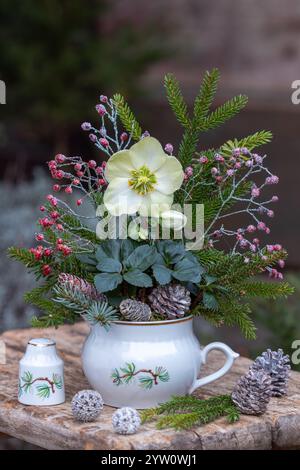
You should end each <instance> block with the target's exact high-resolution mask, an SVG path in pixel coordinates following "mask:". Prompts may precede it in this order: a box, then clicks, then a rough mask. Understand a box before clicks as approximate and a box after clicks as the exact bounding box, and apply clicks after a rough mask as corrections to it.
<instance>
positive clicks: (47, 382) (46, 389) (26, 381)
mask: <svg viewBox="0 0 300 470" xmlns="http://www.w3.org/2000/svg"><path fill="white" fill-rule="evenodd" d="M22 382H23V383H22ZM36 382H42V383H40V384H39V385H37V387H36V391H37V395H38V397H39V398H49V397H50V395H51V394H54V393H55V390H56V389H58V390H60V389H61V388H62V378H61V376H60V375H59V374H53V375H52V380H51V379H49V377H36V378H35V379H34V378H33V375H32V373H31V372H30V371H28V370H27V371H25V372H24V374H23V376H22V377H21V379H20V382H19V396H21V395H22V394H23V393H30V392H31V391H32V385H33V384H35V383H36Z"/></svg>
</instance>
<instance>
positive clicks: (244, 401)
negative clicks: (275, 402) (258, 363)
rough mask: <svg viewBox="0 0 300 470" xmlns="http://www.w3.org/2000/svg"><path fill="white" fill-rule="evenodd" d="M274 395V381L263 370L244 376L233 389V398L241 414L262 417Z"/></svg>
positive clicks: (250, 372) (250, 371)
mask: <svg viewBox="0 0 300 470" xmlns="http://www.w3.org/2000/svg"><path fill="white" fill-rule="evenodd" d="M271 395H272V381H271V378H270V376H269V374H267V373H266V372H264V371H263V370H258V371H254V370H252V369H250V370H249V372H248V373H247V374H246V375H243V376H242V377H241V378H240V379H239V381H238V383H237V384H236V386H235V387H234V389H233V392H232V395H231V398H232V401H233V403H234V404H235V405H236V406H237V408H238V409H239V410H240V412H241V413H243V414H246V415H260V414H262V413H264V412H265V411H266V409H267V405H268V403H269V401H270V398H271Z"/></svg>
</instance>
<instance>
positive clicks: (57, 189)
mask: <svg viewBox="0 0 300 470" xmlns="http://www.w3.org/2000/svg"><path fill="white" fill-rule="evenodd" d="M53 191H56V192H58V191H60V186H59V184H54V185H53Z"/></svg>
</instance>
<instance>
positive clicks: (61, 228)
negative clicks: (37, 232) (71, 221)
mask: <svg viewBox="0 0 300 470" xmlns="http://www.w3.org/2000/svg"><path fill="white" fill-rule="evenodd" d="M56 228H57V230H59V231H61V232H62V231H63V229H64V228H63V226H62V224H56Z"/></svg>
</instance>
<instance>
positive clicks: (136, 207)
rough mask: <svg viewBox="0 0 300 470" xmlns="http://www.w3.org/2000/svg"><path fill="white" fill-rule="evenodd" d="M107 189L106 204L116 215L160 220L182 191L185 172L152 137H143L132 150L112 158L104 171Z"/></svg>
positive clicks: (122, 151)
mask: <svg viewBox="0 0 300 470" xmlns="http://www.w3.org/2000/svg"><path fill="white" fill-rule="evenodd" d="M105 178H106V180H107V182H108V183H109V184H108V187H107V189H106V191H105V193H104V204H105V206H106V208H107V210H108V211H109V212H110V213H111V214H112V215H114V216H120V215H122V214H135V213H136V212H138V213H139V214H140V215H142V216H149V215H151V216H152V217H158V216H160V215H161V213H162V211H165V210H169V209H170V206H171V204H172V202H173V193H174V192H175V191H176V190H177V189H179V188H180V186H181V184H182V181H183V170H182V166H181V164H180V162H179V161H178V160H177V158H175V157H173V156H170V155H167V154H166V153H165V152H164V150H163V148H162V146H161V144H160V143H159V142H158V140H157V139H154V138H153V137H144V139H142V140H140V141H139V142H137V143H136V144H134V145H133V146H132V147H131V148H130V149H129V150H120V151H119V152H117V153H115V154H114V155H112V156H111V157H110V159H109V160H108V162H107V165H106V168H105Z"/></svg>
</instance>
